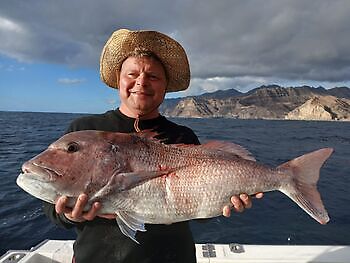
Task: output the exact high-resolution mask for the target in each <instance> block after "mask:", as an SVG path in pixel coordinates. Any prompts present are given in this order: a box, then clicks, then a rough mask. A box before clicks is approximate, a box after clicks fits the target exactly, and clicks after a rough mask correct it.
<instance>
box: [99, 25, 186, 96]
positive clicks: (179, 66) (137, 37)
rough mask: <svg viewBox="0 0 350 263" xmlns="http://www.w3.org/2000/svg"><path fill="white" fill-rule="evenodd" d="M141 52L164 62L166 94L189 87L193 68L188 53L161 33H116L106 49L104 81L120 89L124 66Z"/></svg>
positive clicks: (119, 31)
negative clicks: (134, 55) (152, 54)
mask: <svg viewBox="0 0 350 263" xmlns="http://www.w3.org/2000/svg"><path fill="white" fill-rule="evenodd" d="M137 49H139V50H145V51H149V52H152V53H154V54H155V55H156V56H157V57H158V58H159V59H160V60H161V61H162V63H163V65H164V67H165V71H166V74H167V78H168V86H167V88H166V92H172V91H180V90H185V89H187V88H188V85H189V83H190V67H189V64H188V59H187V55H186V52H185V50H184V49H183V47H182V46H181V45H180V44H179V43H178V42H177V41H175V40H174V39H172V38H170V37H168V36H167V35H164V34H162V33H159V32H157V31H130V30H127V29H119V30H117V31H115V32H114V33H113V34H112V35H111V37H110V38H109V39H108V41H107V42H106V44H105V46H104V47H103V50H102V54H101V59H100V76H101V79H102V81H103V82H105V83H106V84H107V85H108V86H110V87H112V88H115V89H117V88H118V82H119V73H120V69H121V65H122V63H123V62H124V60H125V59H126V58H127V57H128V56H129V54H130V53H131V52H133V51H134V50H137Z"/></svg>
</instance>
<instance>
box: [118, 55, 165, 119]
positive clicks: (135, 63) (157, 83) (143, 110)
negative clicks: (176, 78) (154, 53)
mask: <svg viewBox="0 0 350 263" xmlns="http://www.w3.org/2000/svg"><path fill="white" fill-rule="evenodd" d="M166 86H167V80H166V75H165V70H164V68H163V65H162V64H161V63H160V62H159V61H157V60H156V59H154V58H151V57H146V56H145V57H141V58H135V57H129V58H127V59H126V60H125V61H124V62H123V64H122V67H121V70H120V77H119V95H120V100H121V104H120V107H119V109H120V111H121V112H122V113H123V114H125V115H127V116H129V117H133V118H136V117H141V118H143V119H150V118H155V117H157V116H158V115H159V112H158V107H159V105H160V104H161V103H162V102H163V100H164V96H165V89H166Z"/></svg>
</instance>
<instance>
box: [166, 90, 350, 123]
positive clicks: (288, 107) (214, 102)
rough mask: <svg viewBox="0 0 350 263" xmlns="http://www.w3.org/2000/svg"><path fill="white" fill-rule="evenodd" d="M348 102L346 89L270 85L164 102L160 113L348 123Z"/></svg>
mask: <svg viewBox="0 0 350 263" xmlns="http://www.w3.org/2000/svg"><path fill="white" fill-rule="evenodd" d="M349 99H350V89H349V88H347V87H336V88H333V89H329V90H327V89H324V88H322V87H318V88H313V87H310V86H301V87H287V88H286V87H281V86H279V85H269V86H261V87H258V88H256V89H253V90H251V91H249V92H247V93H241V92H239V91H237V90H234V89H230V90H225V91H216V92H213V93H206V94H203V95H200V96H191V97H185V98H177V99H167V100H165V101H164V103H163V104H162V106H161V107H160V111H161V113H162V114H163V115H165V116H169V117H186V118H213V117H214V118H217V117H221V118H239V119H315V120H350V100H349ZM313 109H314V110H313ZM307 112H308V113H307ZM312 113H313V114H314V115H312Z"/></svg>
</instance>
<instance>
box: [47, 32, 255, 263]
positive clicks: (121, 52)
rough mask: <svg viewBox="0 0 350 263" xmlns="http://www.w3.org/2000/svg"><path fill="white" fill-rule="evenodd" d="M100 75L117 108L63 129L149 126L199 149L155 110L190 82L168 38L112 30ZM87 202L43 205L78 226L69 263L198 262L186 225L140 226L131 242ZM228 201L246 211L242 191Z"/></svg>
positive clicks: (181, 54) (183, 59)
mask: <svg viewBox="0 0 350 263" xmlns="http://www.w3.org/2000/svg"><path fill="white" fill-rule="evenodd" d="M100 75H101V79H102V80H103V81H104V82H105V83H106V84H107V85H108V86H110V87H112V88H115V89H118V90H119V96H120V101H121V104H120V107H119V108H118V109H117V110H111V111H108V112H106V113H104V114H98V115H92V116H87V117H83V118H79V119H77V120H75V121H73V122H72V124H71V125H70V127H69V129H68V131H67V132H72V131H78V130H103V131H114V132H125V133H130V132H137V131H140V130H145V129H152V130H155V131H156V132H157V133H158V134H159V138H160V139H162V141H164V142H165V143H168V144H171V143H182V144H199V140H198V138H197V136H196V135H195V134H194V132H193V131H192V130H191V129H190V128H188V127H185V126H181V125H178V124H176V123H174V122H171V121H169V120H167V119H166V118H165V117H164V116H162V115H160V113H159V110H158V108H159V106H160V104H161V103H162V102H163V100H164V96H165V93H166V92H174V91H180V90H185V89H187V88H188V86H189V82H190V69H189V63H188V59H187V55H186V53H185V51H184V49H183V48H182V46H181V45H180V44H179V43H178V42H176V41H175V40H174V39H172V38H170V37H168V36H166V35H164V34H162V33H159V32H156V31H129V30H126V29H121V30H117V31H116V32H114V33H113V34H112V36H111V37H110V39H109V40H108V41H107V43H106V45H105V46H104V48H103V50H102V54H101V60H100ZM160 165H161V164H160ZM88 198H89V197H88V196H87V195H86V194H85V193H82V194H81V195H80V196H79V198H78V199H77V201H76V203H75V205H74V206H73V207H68V206H67V205H68V203H67V202H68V198H67V197H65V196H62V197H60V198H59V199H58V200H57V202H56V205H55V206H54V205H51V204H47V203H45V204H44V210H45V213H46V214H47V215H48V217H49V218H50V219H51V220H52V221H53V222H55V223H56V224H58V225H60V226H63V227H65V228H71V227H75V228H76V230H77V240H76V241H75V243H74V258H73V262H79V263H81V262H89V263H93V262H105V263H108V262H137V263H140V262H164V263H166V262H179V263H180V262H181V263H184V262H196V255H195V246H194V241H193V237H192V234H191V231H190V228H189V224H188V222H179V223H174V224H171V225H146V230H147V231H146V232H138V233H137V235H136V239H137V240H138V241H139V243H140V244H137V243H135V242H134V241H132V240H131V239H130V238H128V237H127V236H125V235H124V234H123V233H122V232H121V231H120V229H119V227H118V224H117V222H116V220H115V215H105V214H99V210H100V209H101V206H102V204H101V203H98V202H96V203H94V204H93V205H92V207H91V208H90V210H89V211H84V207H85V205H86V204H87V201H88ZM231 201H232V204H233V207H234V210H235V211H239V212H241V211H243V210H244V208H249V207H251V199H250V197H248V196H247V195H245V194H243V195H241V196H239V197H238V196H233V197H232V198H231ZM223 214H224V215H225V216H229V215H230V208H229V207H224V208H223Z"/></svg>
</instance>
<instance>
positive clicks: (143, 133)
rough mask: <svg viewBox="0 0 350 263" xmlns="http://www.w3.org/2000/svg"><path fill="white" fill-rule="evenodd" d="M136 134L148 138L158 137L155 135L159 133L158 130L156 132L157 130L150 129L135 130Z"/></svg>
mask: <svg viewBox="0 0 350 263" xmlns="http://www.w3.org/2000/svg"><path fill="white" fill-rule="evenodd" d="M134 134H135V135H137V136H139V137H141V138H146V139H156V138H155V137H156V136H157V135H159V133H158V132H156V131H155V130H150V129H148V130H142V131H139V132H135V133H134Z"/></svg>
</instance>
